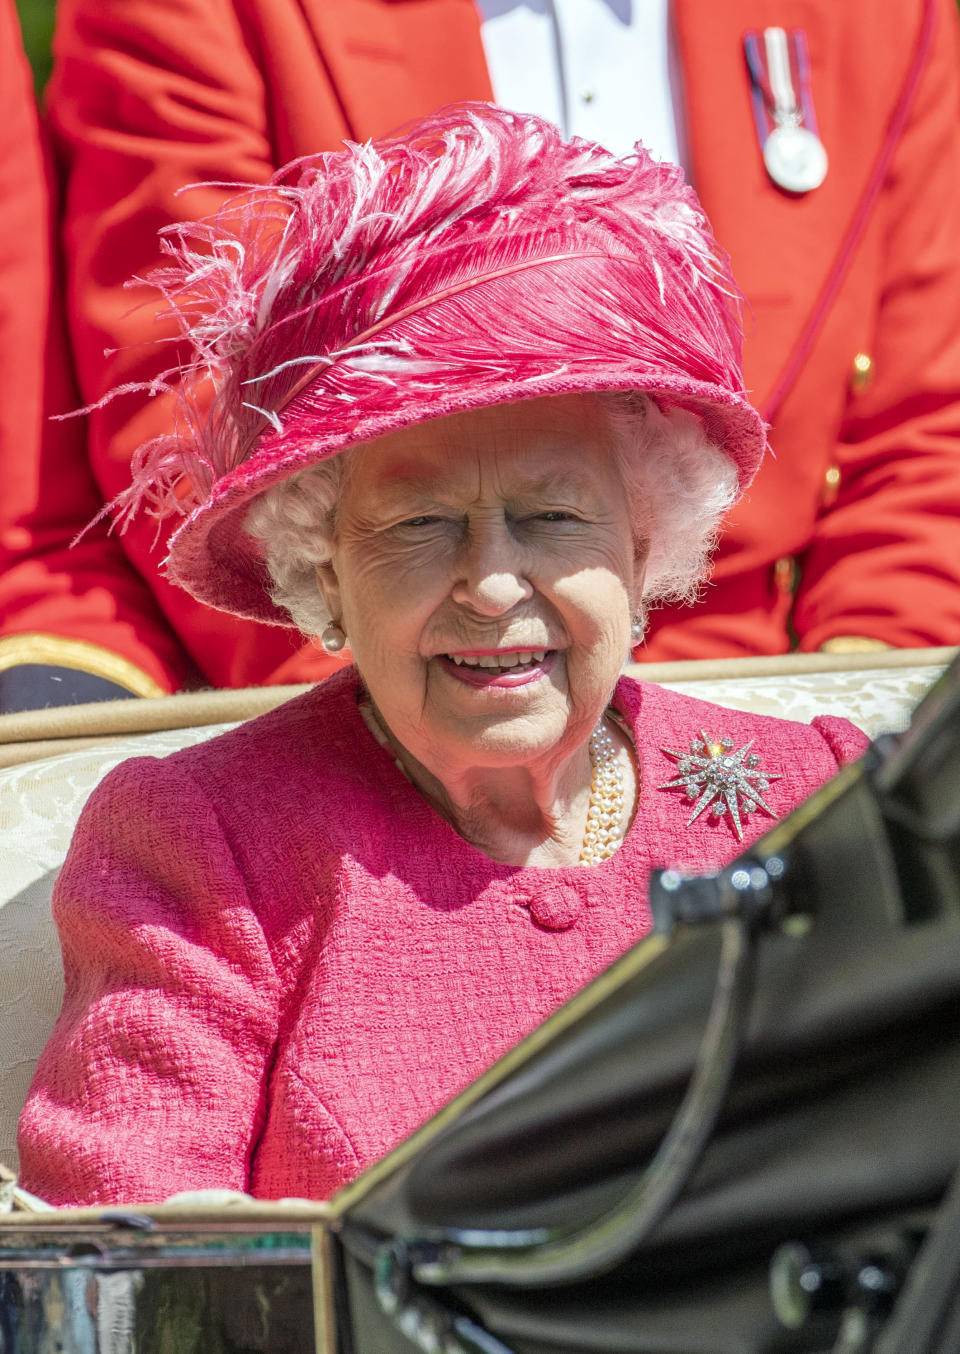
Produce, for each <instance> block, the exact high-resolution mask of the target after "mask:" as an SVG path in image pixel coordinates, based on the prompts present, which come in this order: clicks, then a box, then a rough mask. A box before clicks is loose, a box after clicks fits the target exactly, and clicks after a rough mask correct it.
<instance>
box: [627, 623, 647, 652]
mask: <svg viewBox="0 0 960 1354" xmlns="http://www.w3.org/2000/svg"><path fill="white" fill-rule="evenodd" d="M643 631H644V624H643V621H634V622H633V624H632V625H631V627H630V647H631V649H635V648H636V647H637V645H638V644H639V643H640V641H641V640H642V639H643Z"/></svg>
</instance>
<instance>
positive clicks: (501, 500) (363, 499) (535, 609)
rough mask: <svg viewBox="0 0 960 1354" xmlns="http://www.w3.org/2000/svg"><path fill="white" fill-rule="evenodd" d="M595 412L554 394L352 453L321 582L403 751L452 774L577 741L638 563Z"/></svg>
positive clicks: (628, 606) (591, 713)
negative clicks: (550, 396)
mask: <svg viewBox="0 0 960 1354" xmlns="http://www.w3.org/2000/svg"><path fill="white" fill-rule="evenodd" d="M610 443H611V434H610V430H609V427H608V425H607V420H606V415H605V413H604V410H603V406H602V405H601V404H600V403H599V402H598V401H596V400H595V399H594V398H593V397H592V396H582V395H579V396H560V397H556V398H548V399H539V400H531V401H527V402H523V403H519V404H512V405H501V406H496V407H493V408H489V409H482V410H478V411H472V412H469V413H464V414H456V415H452V416H450V417H448V418H444V419H436V420H433V421H432V422H428V423H424V424H421V425H419V426H417V427H413V428H407V429H403V430H402V431H400V432H397V433H391V434H389V435H388V436H386V437H382V438H378V439H377V440H376V441H374V442H370V443H368V444H367V445H365V446H363V447H360V448H357V449H356V450H355V451H354V452H352V453H351V455H352V456H353V457H354V458H355V460H354V463H353V465H352V466H351V467H350V474H349V475H348V476H347V477H346V483H345V485H344V490H343V495H342V497H341V500H340V504H339V508H338V512H337V519H336V527H335V538H334V539H335V547H334V553H333V558H332V561H331V563H330V564H329V565H324V566H321V568H320V570H319V571H318V582H319V584H320V587H321V590H322V591H323V594H324V598H325V600H326V603H327V606H328V608H329V610H330V613H331V615H332V616H333V617H334V619H336V620H337V621H339V622H340V623H341V624H342V626H343V628H344V629H345V630H346V632H347V635H348V637H349V642H350V646H351V648H352V650H353V654H354V657H355V659H356V662H357V666H358V668H359V670H360V673H361V675H362V677H363V679H364V681H365V683H366V685H367V689H368V690H369V692H370V695H371V697H372V699H373V701H374V704H375V705H376V707H377V709H378V711H379V713H380V716H381V718H382V719H383V721H384V722H385V723H386V724H387V726H388V727H389V729H390V730H391V732H392V734H393V735H394V737H395V738H396V739H397V741H398V742H399V743H400V744H401V745H402V746H403V747H404V748H406V749H407V751H408V752H410V753H411V754H412V755H413V756H414V757H415V758H416V759H417V760H418V761H419V762H420V763H421V764H422V765H424V766H426V767H427V768H428V769H429V770H430V771H432V772H433V773H434V774H435V775H437V776H438V777H439V779H440V780H444V779H445V777H446V776H447V775H451V774H454V775H455V774H457V773H458V772H460V771H462V770H463V769H464V768H465V767H469V766H478V767H479V766H484V767H497V766H518V765H524V764H529V763H532V762H534V761H538V762H541V763H543V764H545V765H548V766H549V765H550V764H551V763H552V762H556V763H558V764H559V762H560V761H562V759H563V758H565V757H566V756H568V755H570V754H571V753H572V752H573V751H574V750H575V749H577V748H579V747H580V746H581V745H582V744H584V743H585V741H586V739H587V738H588V737H589V735H590V731H591V729H592V728H593V726H594V724H595V723H596V721H597V719H598V717H599V715H600V713H601V711H602V710H603V708H604V706H605V704H606V702H607V700H608V698H609V696H610V693H611V691H612V689H613V686H614V684H615V682H616V680H617V676H618V673H619V671H620V668H621V665H622V663H623V660H624V657H625V655H626V653H627V649H628V646H629V642H630V622H631V614H632V611H633V610H634V608H635V606H636V603H637V601H638V599H639V593H640V582H641V578H642V566H643V561H642V559H638V558H637V557H636V552H635V547H634V542H633V539H632V535H631V529H630V516H629V510H628V504H627V502H626V495H625V493H624V489H623V485H622V482H621V479H620V476H619V474H618V471H617V469H616V465H615V461H614V457H613V454H612V452H611V449H610Z"/></svg>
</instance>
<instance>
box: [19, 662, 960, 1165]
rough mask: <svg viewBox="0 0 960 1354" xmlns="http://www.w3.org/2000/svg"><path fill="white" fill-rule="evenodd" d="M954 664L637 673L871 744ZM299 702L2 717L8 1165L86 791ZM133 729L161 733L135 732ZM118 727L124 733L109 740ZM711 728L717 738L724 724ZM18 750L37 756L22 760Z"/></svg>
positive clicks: (192, 700) (42, 1023)
mask: <svg viewBox="0 0 960 1354" xmlns="http://www.w3.org/2000/svg"><path fill="white" fill-rule="evenodd" d="M949 656H950V654H949V652H948V651H943V650H936V651H929V650H928V651H922V652H916V653H913V654H910V653H906V652H900V653H896V654H889V655H887V654H885V655H870V656H869V658H868V659H864V658H861V659H859V660H856V661H853V662H852V661H851V660H850V659H840V658H826V657H819V656H816V657H806V656H796V657H793V658H785V659H759V660H736V661H733V662H726V663H714V664H704V663H691V664H672V665H669V667H667V666H666V665H661V666H658V667H657V668H656V669H654V668H652V667H642V668H637V669H633V670H632V671H634V672H635V673H636V675H639V676H643V677H645V678H647V679H651V678H655V679H656V680H660V681H663V683H664V685H666V686H670V687H673V688H674V689H676V690H683V691H686V692H688V693H689V694H691V695H696V696H700V697H702V698H703V699H705V700H710V701H715V702H716V703H717V704H720V705H729V706H732V707H734V708H736V709H740V710H750V711H756V712H757V713H761V714H771V715H778V716H780V717H782V718H786V719H798V720H810V719H812V718H813V716H814V715H818V714H836V715H845V716H846V717H847V718H849V719H852V720H853V722H854V723H855V724H858V725H859V726H860V727H861V728H862V729H863V730H864V731H865V732H866V733H868V734H870V735H871V736H876V734H878V733H880V732H883V731H887V730H897V729H901V728H903V727H905V725H906V723H907V722H908V720H909V713H910V710H911V709H912V708H913V706H914V705H915V704H916V702H917V701H918V700H919V699H920V697H921V696H922V695H923V693H924V691H925V690H926V688H927V687H928V686H929V684H930V682H931V681H932V680H933V679H934V678H935V677H936V676H937V675H938V674H939V672H940V671H941V670H942V668H943V666H944V665H945V663H946V661H947V659H948V658H949ZM290 694H291V689H290V688H287V689H277V688H274V689H273V690H264V691H261V692H251V693H235V692H229V693H228V692H223V693H211V694H209V695H207V696H205V697H203V698H202V700H201V704H200V705H198V698H197V697H170V698H167V699H165V700H161V701H121V702H116V703H111V704H110V705H107V706H103V707H93V706H88V707H84V709H83V710H82V711H74V712H71V711H60V712H54V711H43V712H41V713H40V714H39V715H38V716H36V717H34V719H33V721H32V724H31V721H30V720H25V718H24V717H23V716H6V717H4V718H2V719H0V754H6V755H5V756H3V758H2V760H5V761H7V762H11V761H12V762H14V763H15V764H13V765H8V766H6V767H5V769H3V770H0V1162H5V1163H6V1164H7V1165H8V1166H11V1167H13V1168H14V1169H16V1164H17V1155H16V1148H15V1136H16V1121H17V1116H18V1115H19V1112H20V1108H21V1106H22V1104H23V1100H24V1097H25V1096H26V1093H27V1088H28V1087H29V1084H30V1080H31V1077H32V1075H33V1069H34V1066H35V1064H36V1061H37V1058H38V1057H39V1054H40V1051H41V1049H42V1048H43V1045H44V1043H45V1042H46V1040H47V1037H48V1036H49V1034H50V1031H51V1029H52V1028H53V1023H54V1021H55V1019H56V1016H57V1012H58V1010H59V1007H60V999H61V995H62V991H63V975H62V970H61V965H60V951H59V945H58V942H57V936H56V930H55V928H54V926H53V923H52V921H51V918H50V895H51V891H52V889H53V884H54V881H55V880H56V877H57V873H58V871H59V868H60V865H61V864H62V862H63V859H64V856H65V854H66V851H67V847H68V845H69V842H70V837H71V834H72V832H73V829H74V826H75V824H76V821H77V818H78V816H79V814H80V810H81V809H82V807H83V804H84V802H85V800H86V798H87V796H88V795H89V794H90V792H91V791H92V790H93V788H94V787H95V786H96V784H97V783H98V782H99V781H100V780H101V779H102V778H103V777H104V776H105V775H106V774H107V773H108V771H110V770H111V769H112V768H113V767H114V766H116V765H117V764H118V763H119V762H121V761H124V760H125V759H126V758H128V757H138V756H150V757H163V756H166V755H167V754H168V753H170V752H174V751H176V750H177V749H178V748H181V747H185V746H187V745H188V744H191V743H195V742H198V741H200V740H201V739H204V738H210V737H213V736H214V735H215V734H217V733H220V732H222V731H223V730H224V729H226V728H229V727H232V723H233V722H236V719H237V717H241V716H243V715H245V714H252V713H259V712H260V711H261V710H263V709H266V708H269V707H270V706H271V705H273V704H276V703H277V702H278V701H279V700H281V699H284V698H286V697H287V696H289V695H290ZM194 713H195V714H196V723H195V724H194V725H193V726H191V727H171V728H164V727H162V725H163V723H164V722H168V723H170V724H173V725H182V724H183V723H184V721H185V719H189V718H190V717H191V715H192V714H194ZM218 715H219V716H220V719H219V721H217V716H218ZM201 720H202V721H203V722H201ZM208 721H209V722H208ZM214 721H217V722H214ZM138 727H139V728H148V729H152V730H153V731H152V732H142V733H137V732H136V730H137V728H138ZM97 729H99V730H100V733H99V734H98V733H97ZM118 729H122V730H123V732H124V736H123V737H122V738H117V737H116V736H111V733H113V734H116V732H117V730H118ZM104 730H105V731H106V732H104ZM91 731H93V732H91ZM711 732H714V733H715V734H716V735H717V736H722V733H723V730H722V729H718V730H711ZM51 733H53V734H55V735H56V738H55V741H53V742H50V741H49V739H50V735H51ZM44 736H46V738H47V740H48V741H46V742H43V741H41V740H42V739H43V738H44ZM11 739H12V740H15V741H6V740H11ZM71 740H72V742H73V743H74V744H76V745H78V746H76V748H75V750H69V748H70V744H71ZM91 743H93V745H92V746H91V745H90V744H91ZM64 747H66V748H67V749H68V750H66V751H57V752H56V755H53V756H50V755H45V754H47V753H49V752H50V751H53V750H55V749H60V748H64ZM21 755H32V756H33V757H37V756H38V755H39V760H28V761H16V759H17V758H18V756H21ZM133 808H134V806H131V809H133Z"/></svg>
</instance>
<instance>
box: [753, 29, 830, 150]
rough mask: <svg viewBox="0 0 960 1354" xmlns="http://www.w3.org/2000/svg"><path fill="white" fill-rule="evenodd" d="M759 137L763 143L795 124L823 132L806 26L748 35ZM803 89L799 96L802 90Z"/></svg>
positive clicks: (754, 107) (755, 115)
mask: <svg viewBox="0 0 960 1354" xmlns="http://www.w3.org/2000/svg"><path fill="white" fill-rule="evenodd" d="M743 50H744V55H745V56H746V59H747V69H748V71H749V72H750V92H751V98H752V103H753V115H754V119H755V121H756V124H757V136H758V138H759V140H760V145H761V146H763V145H764V144H765V142H766V140H767V137H768V136H769V135H770V133H771V132H772V131H773V130H774V128H775V127H783V126H788V125H789V124H791V123H793V124H794V125H797V126H803V127H806V128H808V130H809V131H811V132H813V134H814V136H817V135H819V133H818V129H817V118H816V113H815V112H814V108H813V94H812V90H811V82H810V52H809V49H808V47H807V35H806V34H805V33H804V31H803V29H802V28H791V29H786V28H765V29H764V30H763V32H762V33H760V32H757V31H756V30H755V29H754V30H751V31H750V32H748V33H745V34H744V37H743ZM797 91H799V97H798V93H797Z"/></svg>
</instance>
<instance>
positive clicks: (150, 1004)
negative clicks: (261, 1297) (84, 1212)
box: [19, 759, 278, 1206]
mask: <svg viewBox="0 0 960 1354" xmlns="http://www.w3.org/2000/svg"><path fill="white" fill-rule="evenodd" d="M187 825H189V833H185V832H184V828H185V826H187ZM54 918H55V920H56V923H57V926H58V928H59V931H60V939H61V946H62V949H63V959H64V978H65V996H64V1002H63V1008H62V1011H61V1014H60V1017H59V1019H58V1021H57V1024H56V1027H55V1029H54V1033H53V1035H52V1037H51V1039H50V1042H49V1044H48V1045H47V1048H46V1049H45V1051H44V1053H43V1055H42V1057H41V1059H40V1062H39V1064H38V1067H37V1072H36V1076H35V1078H34V1082H33V1085H32V1087H31V1090H30V1094H29V1096H28V1099H27V1103H26V1105H25V1108H24V1111H23V1114H22V1117H21V1123H20V1134H19V1150H20V1158H21V1180H22V1183H23V1185H24V1187H25V1188H26V1189H28V1190H30V1191H31V1192H33V1193H35V1194H38V1195H40V1196H41V1197H42V1198H45V1199H47V1200H49V1201H50V1202H51V1203H54V1204H57V1205H61V1206H62V1205H84V1204H100V1203H116V1202H128V1203H135V1202H140V1203H145V1202H155V1201H158V1200H162V1199H164V1198H166V1197H168V1196H169V1195H170V1194H173V1193H175V1192H178V1191H180V1190H185V1189H191V1190H193V1189H203V1188H213V1187H222V1188H232V1189H241V1190H242V1189H245V1188H246V1187H247V1184H248V1175H249V1166H250V1158H251V1154H252V1151H253V1146H254V1144H255V1142H256V1140H257V1136H258V1132H259V1129H260V1126H261V1123H262V1120H263V1115H264V1104H265V1096H266V1085H267V1072H268V1066H269V1063H270V1059H271V1056H272V1052H273V1047H274V1043H275V1040H276V1030H277V1008H278V981H277V976H276V972H275V970H274V967H273V963H272V960H271V958H270V954H269V951H268V947H267V943H266V940H265V937H264V934H263V931H262V929H261V927H260V925H259V923H258V921H257V919H256V917H255V915H254V913H253V911H252V909H251V907H250V904H249V902H248V899H247V897H246V893H245V890H244V885H243V881H242V880H241V879H240V877H239V875H238V872H237V869H236V866H235V863H234V861H233V857H232V855H231V852H230V850H229V847H228V845H227V842H226V840H225V834H224V832H223V831H222V829H221V826H220V823H219V822H218V819H217V816H216V813H215V812H214V810H213V807H212V806H211V804H210V803H209V802H208V801H207V800H206V798H205V796H204V795H203V794H202V793H201V792H200V791H199V790H198V789H197V788H196V786H195V785H194V784H193V782H192V781H191V779H190V778H189V777H188V776H187V775H186V774H184V773H183V771H182V770H181V769H180V767H179V766H178V765H177V764H176V763H175V762H174V763H171V762H158V761H153V760H151V759H140V760H137V761H131V762H127V763H124V764H123V765H122V766H120V767H118V768H117V770H116V771H114V772H113V773H112V774H111V775H110V776H108V777H107V778H106V780H105V781H104V782H103V783H102V784H101V785H100V787H99V788H98V789H97V791H96V792H95V793H94V795H93V796H92V797H91V799H90V801H89V802H88V805H87V807H86V809H85V811H84V813H83V815H82V817H81V819H80V822H79V824H78V827H77V831H76V834H75V837H74V840H73V844H72V846H71V848H70V853H69V855H68V858H67V861H66V863H65V865H64V867H63V870H62V872H61V875H60V879H59V880H58V883H57V887H56V891H55V894H54Z"/></svg>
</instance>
